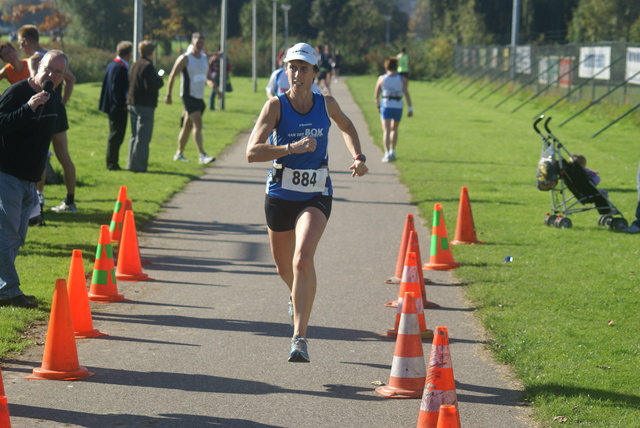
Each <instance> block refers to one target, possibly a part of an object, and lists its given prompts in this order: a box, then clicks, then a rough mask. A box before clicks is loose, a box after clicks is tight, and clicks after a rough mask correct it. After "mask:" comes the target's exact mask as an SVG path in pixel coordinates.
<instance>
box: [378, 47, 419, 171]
mask: <svg viewBox="0 0 640 428" xmlns="http://www.w3.org/2000/svg"><path fill="white" fill-rule="evenodd" d="M384 68H385V70H386V73H385V74H383V75H381V76H380V77H378V81H377V82H376V89H375V91H374V97H375V100H376V106H377V107H378V111H379V112H380V120H381V122H382V141H383V143H384V156H383V158H382V162H393V161H394V160H395V159H396V144H397V143H398V127H399V126H400V119H401V118H402V108H403V106H404V103H403V101H402V96H403V95H404V97H405V99H406V100H407V104H408V106H409V108H408V110H409V113H408V116H409V117H411V116H413V107H412V106H411V96H410V95H409V90H408V89H407V79H406V78H405V77H402V76H401V75H400V74H399V73H398V60H397V59H396V58H393V57H389V58H387V59H386V60H385V61H384ZM381 96H382V101H380V97H381Z"/></svg>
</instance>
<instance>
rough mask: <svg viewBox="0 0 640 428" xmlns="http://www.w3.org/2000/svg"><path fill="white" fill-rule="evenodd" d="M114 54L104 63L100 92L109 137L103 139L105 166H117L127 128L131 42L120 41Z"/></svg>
mask: <svg viewBox="0 0 640 428" xmlns="http://www.w3.org/2000/svg"><path fill="white" fill-rule="evenodd" d="M116 52H117V56H116V57H115V58H114V59H113V61H111V62H110V63H109V65H107V70H106V72H105V73H104V80H103V81H102V92H101V93H100V104H99V108H100V111H102V112H104V113H107V115H108V116H109V137H108V139H107V169H108V170H111V171H117V170H119V169H121V168H120V164H119V162H118V161H119V157H120V146H121V145H122V141H124V134H125V132H126V131H127V121H128V118H129V113H128V112H127V90H128V89H129V63H130V62H131V56H132V55H133V43H131V42H126V41H123V42H120V43H118V46H117V48H116Z"/></svg>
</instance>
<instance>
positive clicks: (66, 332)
mask: <svg viewBox="0 0 640 428" xmlns="http://www.w3.org/2000/svg"><path fill="white" fill-rule="evenodd" d="M89 376H93V373H89V371H88V370H87V369H86V368H85V367H80V365H79V364H78V350H77V348H76V339H75V337H74V335H73V320H72V319H71V308H70V306H69V296H68V295H67V281H66V280H64V279H57V280H56V288H55V291H54V293H53V301H52V303H51V315H50V317H49V328H48V329H47V338H46V340H45V344H44V356H43V357H42V366H41V367H36V368H35V369H33V374H32V375H31V376H27V379H49V380H80V379H84V378H86V377H89Z"/></svg>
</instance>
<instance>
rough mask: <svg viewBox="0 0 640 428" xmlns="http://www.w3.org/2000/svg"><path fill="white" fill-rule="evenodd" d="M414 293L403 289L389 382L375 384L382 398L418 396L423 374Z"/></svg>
mask: <svg viewBox="0 0 640 428" xmlns="http://www.w3.org/2000/svg"><path fill="white" fill-rule="evenodd" d="M416 300H418V301H419V299H417V298H416V297H415V295H414V293H405V295H404V301H403V303H402V317H401V319H400V328H399V329H398V340H397V341H396V348H395V351H394V353H393V363H392V364H391V376H390V377H389V384H388V385H384V386H381V387H379V388H376V392H377V393H378V394H380V395H381V396H383V397H385V398H420V397H421V396H422V392H423V391H424V381H425V377H426V371H425V363H424V353H423V351H422V339H420V329H419V327H418V317H417V309H416Z"/></svg>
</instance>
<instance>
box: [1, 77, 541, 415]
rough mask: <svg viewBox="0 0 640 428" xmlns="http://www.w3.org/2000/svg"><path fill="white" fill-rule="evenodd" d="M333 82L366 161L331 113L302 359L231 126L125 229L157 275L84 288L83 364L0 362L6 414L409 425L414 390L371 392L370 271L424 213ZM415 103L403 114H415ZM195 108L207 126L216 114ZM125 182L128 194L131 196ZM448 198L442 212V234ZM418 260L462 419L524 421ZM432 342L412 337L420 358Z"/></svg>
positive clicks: (256, 195) (379, 293)
mask: <svg viewBox="0 0 640 428" xmlns="http://www.w3.org/2000/svg"><path fill="white" fill-rule="evenodd" d="M334 95H335V96H336V98H337V99H338V102H339V103H340V105H341V106H342V108H343V110H344V111H345V112H346V113H347V115H349V116H350V117H351V119H352V120H353V121H354V123H355V124H356V126H357V128H358V130H359V133H360V137H361V139H362V142H363V150H364V153H365V154H367V155H368V156H369V161H368V165H369V167H370V169H371V172H370V174H369V175H367V176H365V177H359V178H352V177H351V176H350V173H349V171H348V167H349V165H350V164H351V161H350V155H349V153H348V151H347V150H346V148H345V146H344V144H343V141H342V137H341V135H340V133H339V131H338V129H337V127H336V126H333V127H332V131H331V135H330V140H331V149H330V156H331V167H332V177H333V181H334V185H335V195H334V196H335V200H334V209H333V213H332V216H331V220H330V222H329V226H328V228H327V230H326V232H325V234H324V237H323V239H322V241H321V244H320V248H319V250H318V253H317V256H316V265H317V266H316V267H317V272H318V278H319V286H318V294H317V297H316V301H315V305H314V309H313V314H312V317H311V326H310V328H309V331H308V337H309V352H310V356H311V359H312V362H311V364H293V363H288V362H287V361H286V359H287V357H288V353H289V344H290V337H291V334H292V329H291V327H290V326H289V320H288V317H287V302H288V292H287V290H286V287H285V286H284V284H283V283H282V282H281V281H280V279H279V277H278V276H277V274H276V273H275V270H274V267H273V263H272V260H271V254H270V250H269V245H268V239H267V234H266V229H265V224H264V213H263V200H264V182H265V177H266V173H267V170H268V167H269V166H268V164H267V163H260V164H248V163H247V162H246V160H245V157H244V152H245V147H246V141H247V139H248V133H244V134H242V135H240V136H239V138H238V142H237V143H236V144H235V145H233V146H231V147H230V148H229V149H228V150H227V151H226V152H225V153H223V154H222V156H220V159H219V160H218V161H217V162H216V163H215V165H214V166H212V167H210V168H208V169H207V171H206V174H205V175H204V176H203V177H202V178H201V179H200V180H196V181H194V182H192V183H191V184H190V185H189V186H187V188H186V189H185V190H184V191H183V192H182V193H180V194H178V195H176V196H175V197H174V198H173V199H172V200H171V201H169V202H168V203H167V204H166V206H165V209H164V211H163V212H162V213H161V214H160V215H159V216H158V217H157V218H156V219H155V220H153V221H152V222H151V223H149V224H148V225H147V226H146V227H145V228H144V229H143V230H140V231H138V236H139V241H140V247H141V253H142V256H143V258H146V259H149V260H151V261H152V264H150V265H144V266H143V269H144V271H145V272H146V273H148V274H149V275H150V276H152V277H153V278H155V280H154V281H145V282H138V283H132V282H122V281H120V282H119V283H118V288H119V291H120V292H121V293H124V294H125V297H127V298H128V299H131V300H130V301H129V302H123V303H111V304H92V307H93V322H94V327H96V328H98V329H99V330H101V331H103V332H106V333H108V334H109V336H107V337H102V338H95V339H85V340H78V341H77V344H78V355H79V360H80V364H81V365H82V366H85V367H87V368H88V369H89V370H90V371H91V372H94V373H95V376H93V377H90V378H88V379H85V380H82V381H76V382H66V381H38V380H27V379H25V378H24V376H25V375H27V374H30V372H31V370H32V369H33V368H34V367H37V366H39V365H40V363H41V360H42V347H34V348H32V349H31V350H29V351H27V352H26V353H24V354H21V355H19V356H16V357H15V358H14V359H12V360H11V361H6V362H5V364H4V368H3V372H4V383H5V390H6V395H7V397H8V400H9V404H10V413H11V420H12V426H13V427H14V428H21V427H61V426H64V427H96V428H101V427H208V426H220V427H244V428H253V427H261V428H271V427H322V428H324V427H330V428H333V427H338V428H339V427H363V428H369V427H384V428H392V427H393V428H395V427H414V426H416V422H417V418H418V413H419V409H420V400H417V399H410V400H398V399H385V398H381V397H380V396H378V395H377V394H376V393H375V392H374V389H375V388H376V386H375V385H374V384H373V383H375V382H376V381H382V382H385V383H386V382H388V380H389V375H390V370H391V362H392V359H393V354H394V347H395V342H393V341H390V340H387V339H381V338H380V337H379V334H381V333H384V332H386V330H387V329H389V328H392V327H393V323H394V317H395V310H394V309H389V308H385V307H384V306H383V304H384V303H385V302H388V301H390V300H394V299H395V297H396V296H397V286H393V285H386V284H384V283H383V281H384V280H385V279H386V278H388V277H390V276H393V273H394V271H395V263H396V258H397V253H398V247H399V244H400V239H401V235H402V230H403V227H404V221H405V217H406V214H408V213H413V214H416V219H417V221H416V228H417V231H418V236H419V240H420V247H421V252H422V254H423V258H424V257H425V255H426V256H428V248H429V232H430V223H429V222H430V221H431V219H428V220H427V223H426V226H425V225H423V224H421V222H420V221H419V219H418V218H417V211H416V209H415V207H414V206H412V205H411V204H409V202H408V201H409V196H408V193H407V191H406V189H405V188H404V187H403V186H402V185H401V184H400V183H399V181H398V179H397V171H396V169H395V167H394V166H393V165H391V164H382V163H380V157H381V154H380V150H379V149H378V148H376V147H375V146H374V145H373V143H372V140H371V137H370V136H369V135H368V132H367V127H366V125H365V122H364V120H363V118H362V115H361V113H360V111H359V110H358V108H357V106H356V104H355V103H354V101H353V99H352V98H351V95H350V94H349V93H348V91H347V89H346V85H345V84H344V83H343V82H340V83H339V84H337V85H334ZM372 106H373V104H372ZM259 109H260V106H256V114H257V113H258V111H259ZM417 114H418V117H415V118H413V119H409V120H414V121H415V120H421V119H420V116H419V115H420V113H419V112H418V113H417ZM405 120H407V119H405ZM208 121H209V125H208V126H215V115H214V114H211V113H210V116H209V119H208ZM399 156H406V154H405V153H403V151H402V146H400V149H399ZM116 193H117V189H114V198H115V196H116ZM128 196H129V198H131V199H132V200H133V206H134V209H135V203H136V199H143V198H144V195H143V194H142V195H128ZM457 197H458V195H452V198H457ZM435 202H438V201H434V203H435ZM455 214H456V213H445V216H447V218H448V221H447V225H448V227H449V235H450V236H452V235H453V227H454V226H455V222H454V219H455ZM96 236H97V234H96ZM454 256H455V248H454ZM424 261H425V260H423V262H424ZM425 273H426V275H427V276H428V278H430V279H431V280H433V281H434V282H435V284H433V285H429V286H427V294H428V298H429V300H431V301H434V302H437V303H439V304H440V305H441V306H442V307H441V308H440V309H428V310H427V311H426V319H427V325H428V327H429V328H433V327H434V326H436V325H443V326H447V327H448V328H449V335H450V341H451V354H452V361H453V369H454V374H455V378H456V386H457V393H458V399H459V402H460V412H461V420H462V426H463V427H465V428H472V427H473V428H476V427H477V428H485V427H492V428H500V427H504V428H518V427H529V426H531V425H530V424H529V423H528V422H527V417H526V410H525V409H523V407H521V406H520V405H518V403H517V400H518V397H519V394H520V392H519V390H518V387H517V386H515V384H514V383H513V382H511V381H508V380H507V378H506V377H505V372H506V370H505V369H504V368H503V367H499V366H497V365H495V364H493V363H492V362H491V359H490V356H489V355H488V353H487V352H486V351H485V350H484V348H483V333H482V330H481V329H480V328H479V327H478V323H477V321H476V320H475V319H474V317H473V314H472V312H473V308H470V307H469V305H468V303H467V302H466V301H465V300H464V298H463V294H462V289H463V286H462V285H461V284H459V283H457V281H456V279H455V276H454V273H453V272H430V271H427V272H425ZM430 348H431V346H430V343H428V342H427V343H425V344H424V352H425V360H427V361H428V357H429V352H430Z"/></svg>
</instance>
